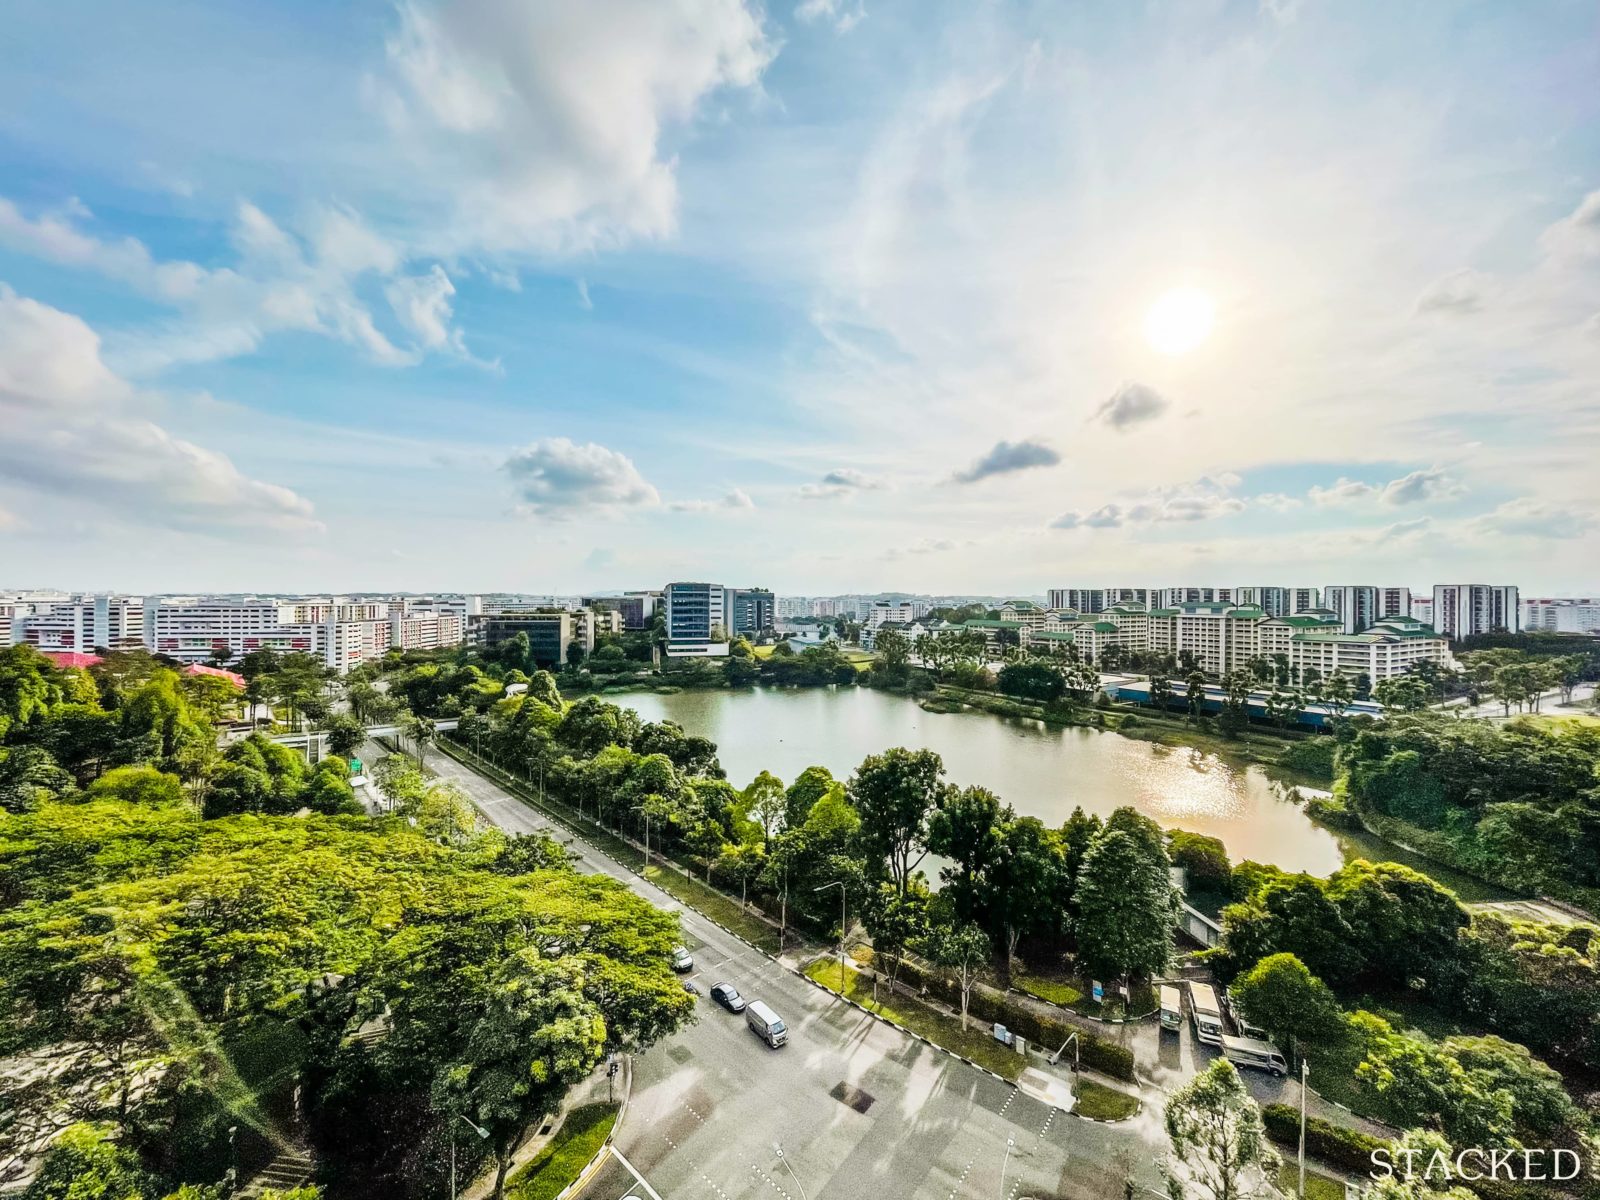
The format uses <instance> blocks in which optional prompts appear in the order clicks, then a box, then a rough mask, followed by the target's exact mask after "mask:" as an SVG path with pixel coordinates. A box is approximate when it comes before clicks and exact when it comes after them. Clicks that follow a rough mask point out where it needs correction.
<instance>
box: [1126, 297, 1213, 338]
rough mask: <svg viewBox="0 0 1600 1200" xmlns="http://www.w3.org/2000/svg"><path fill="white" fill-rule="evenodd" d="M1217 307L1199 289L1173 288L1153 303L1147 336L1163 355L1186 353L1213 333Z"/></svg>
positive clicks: (1146, 331) (1146, 322)
mask: <svg viewBox="0 0 1600 1200" xmlns="http://www.w3.org/2000/svg"><path fill="white" fill-rule="evenodd" d="M1216 315H1217V306H1216V305H1215V304H1214V303H1213V302H1212V300H1211V297H1210V296H1208V295H1206V294H1205V293H1204V292H1202V291H1201V290H1200V289H1199V288H1192V287H1180V288H1173V289H1172V290H1171V291H1170V292H1168V293H1166V294H1165V295H1164V296H1162V297H1161V298H1160V299H1159V300H1157V301H1156V302H1155V303H1154V304H1152V305H1151V306H1150V311H1149V312H1148V313H1146V314H1145V318H1144V336H1145V340H1146V341H1147V342H1149V343H1150V345H1151V346H1152V347H1153V348H1154V349H1156V350H1159V351H1160V352H1161V353H1162V354H1187V353H1188V352H1189V351H1191V350H1193V349H1194V348H1195V347H1196V346H1198V345H1199V344H1200V343H1201V342H1203V341H1205V340H1206V338H1207V337H1209V336H1210V334H1211V326H1212V324H1213V322H1214V321H1215V320H1216Z"/></svg>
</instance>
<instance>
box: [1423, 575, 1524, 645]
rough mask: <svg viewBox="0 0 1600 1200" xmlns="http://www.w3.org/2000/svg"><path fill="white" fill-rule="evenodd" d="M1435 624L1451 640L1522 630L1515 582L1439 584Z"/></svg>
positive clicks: (1434, 591)
mask: <svg viewBox="0 0 1600 1200" xmlns="http://www.w3.org/2000/svg"><path fill="white" fill-rule="evenodd" d="M1433 627H1434V628H1435V629H1437V630H1438V631H1439V632H1440V633H1441V634H1443V635H1444V636H1445V637H1447V638H1449V639H1450V640H1451V641H1460V640H1461V639H1462V638H1468V637H1473V636H1475V635H1476V634H1480V633H1493V632H1494V631H1496V630H1501V629H1503V630H1505V631H1506V632H1507V633H1520V632H1521V631H1522V606H1521V604H1520V603H1519V597H1518V594H1517V586H1516V584H1490V583H1436V584H1434V585H1433Z"/></svg>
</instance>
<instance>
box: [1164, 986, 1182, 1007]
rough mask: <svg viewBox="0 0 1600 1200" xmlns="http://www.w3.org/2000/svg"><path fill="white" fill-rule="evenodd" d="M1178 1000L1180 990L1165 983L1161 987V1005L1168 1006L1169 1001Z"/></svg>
mask: <svg viewBox="0 0 1600 1200" xmlns="http://www.w3.org/2000/svg"><path fill="white" fill-rule="evenodd" d="M1177 999H1178V989H1177V988H1176V987H1174V986H1173V985H1172V984H1170V983H1163V984H1162V985H1161V1003H1162V1004H1166V1003H1167V1002H1168V1001H1169V1000H1177Z"/></svg>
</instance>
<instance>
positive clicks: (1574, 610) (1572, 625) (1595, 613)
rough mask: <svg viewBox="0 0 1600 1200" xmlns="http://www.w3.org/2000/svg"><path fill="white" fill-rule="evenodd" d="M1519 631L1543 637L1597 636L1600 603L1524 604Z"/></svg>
mask: <svg viewBox="0 0 1600 1200" xmlns="http://www.w3.org/2000/svg"><path fill="white" fill-rule="evenodd" d="M1522 628H1523V629H1524V630H1527V631H1529V632H1532V631H1535V630H1539V631H1543V632H1546V633H1595V632H1600V599H1597V598H1594V597H1590V598H1587V599H1566V600H1553V599H1540V600H1524V601H1523V602H1522Z"/></svg>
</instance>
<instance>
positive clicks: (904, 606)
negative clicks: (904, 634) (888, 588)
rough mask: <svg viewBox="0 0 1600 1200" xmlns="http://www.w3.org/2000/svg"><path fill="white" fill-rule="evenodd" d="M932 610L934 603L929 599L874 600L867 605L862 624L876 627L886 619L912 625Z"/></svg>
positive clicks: (867, 626)
mask: <svg viewBox="0 0 1600 1200" xmlns="http://www.w3.org/2000/svg"><path fill="white" fill-rule="evenodd" d="M932 611H933V603H932V602H931V601H928V600H874V601H873V602H872V603H871V604H870V605H869V606H868V607H867V610H866V613H867V615H866V619H865V620H864V621H863V622H862V624H863V625H864V626H865V627H866V628H868V629H876V628H877V627H878V626H879V625H882V624H883V623H884V622H885V621H893V622H894V623H895V624H897V625H910V624H911V623H912V622H913V621H915V620H917V619H918V618H919V617H925V616H927V615H928V614H929V613H930V612H932Z"/></svg>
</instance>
